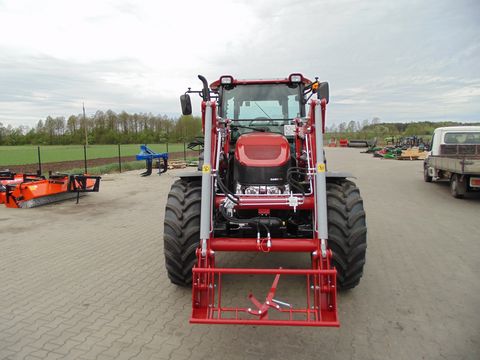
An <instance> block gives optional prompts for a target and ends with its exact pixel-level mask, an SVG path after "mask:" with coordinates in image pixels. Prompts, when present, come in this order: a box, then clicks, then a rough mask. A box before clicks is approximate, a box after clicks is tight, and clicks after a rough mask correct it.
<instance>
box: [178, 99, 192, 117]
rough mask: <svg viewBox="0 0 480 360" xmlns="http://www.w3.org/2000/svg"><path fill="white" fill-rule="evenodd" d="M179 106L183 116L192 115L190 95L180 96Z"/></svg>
mask: <svg viewBox="0 0 480 360" xmlns="http://www.w3.org/2000/svg"><path fill="white" fill-rule="evenodd" d="M180 104H181V105H182V114H183V115H192V102H191V101H190V95H188V94H184V95H181V96H180Z"/></svg>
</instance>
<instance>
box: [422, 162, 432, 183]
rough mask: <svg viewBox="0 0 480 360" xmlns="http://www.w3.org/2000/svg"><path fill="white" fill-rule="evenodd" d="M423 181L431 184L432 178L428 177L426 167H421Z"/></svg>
mask: <svg viewBox="0 0 480 360" xmlns="http://www.w3.org/2000/svg"><path fill="white" fill-rule="evenodd" d="M423 180H425V182H432V177H431V176H429V175H428V166H424V167H423Z"/></svg>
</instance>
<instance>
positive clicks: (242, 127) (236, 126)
mask: <svg viewBox="0 0 480 360" xmlns="http://www.w3.org/2000/svg"><path fill="white" fill-rule="evenodd" d="M232 129H250V130H255V131H261V132H265V129H264V128H256V127H250V126H244V125H232Z"/></svg>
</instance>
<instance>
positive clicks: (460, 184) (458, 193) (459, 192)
mask: <svg viewBox="0 0 480 360" xmlns="http://www.w3.org/2000/svg"><path fill="white" fill-rule="evenodd" d="M466 192H467V184H466V181H465V179H463V181H461V176H460V175H458V174H453V175H452V177H451V178H450V193H451V194H452V196H453V197H454V198H457V199H461V198H463V197H464V196H465V193H466Z"/></svg>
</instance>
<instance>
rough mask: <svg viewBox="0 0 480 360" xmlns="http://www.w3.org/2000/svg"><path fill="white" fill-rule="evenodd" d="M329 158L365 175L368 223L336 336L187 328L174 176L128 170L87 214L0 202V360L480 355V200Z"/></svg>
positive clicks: (411, 168)
mask: <svg viewBox="0 0 480 360" xmlns="http://www.w3.org/2000/svg"><path fill="white" fill-rule="evenodd" d="M327 158H328V164H329V168H330V169H333V170H345V171H350V172H352V173H354V174H355V175H356V176H357V180H356V181H357V184H358V185H359V186H360V189H361V192H362V195H363V198H364V202H365V208H366V212H367V221H368V250H367V264H366V267H365V273H364V277H363V279H362V281H361V283H360V285H359V287H357V288H356V289H354V290H352V291H350V292H347V293H342V294H340V296H339V316H340V321H341V327H340V328H339V329H336V328H298V327H247V326H202V325H196V326H192V325H189V324H188V318H189V315H190V307H191V292H190V290H189V289H183V288H178V287H176V286H173V285H171V284H170V282H169V280H168V278H167V275H166V272H165V266H164V257H163V240H162V233H163V213H164V206H165V202H166V197H167V193H168V191H169V188H170V184H171V182H172V181H173V180H174V177H175V174H176V173H178V171H177V170H175V171H171V172H167V173H166V174H164V175H162V176H160V177H159V176H157V175H152V176H150V177H147V178H141V177H140V176H139V175H138V174H139V173H140V172H141V171H134V172H128V173H123V174H112V175H106V176H105V177H104V180H103V182H102V184H101V190H100V193H98V194H91V195H88V196H86V197H84V198H82V199H81V200H80V204H79V205H75V202H74V201H70V202H65V203H61V204H53V205H49V206H45V207H43V208H36V209H7V208H5V207H4V206H3V205H1V207H0V359H58V358H65V359H77V358H78V359H99V360H100V359H150V358H151V359H262V360H267V359H342V360H343V359H382V360H384V359H406V360H407V359H408V360H410V359H455V360H460V359H472V360H473V359H479V358H480V311H479V307H480V196H474V197H472V198H469V199H465V200H457V199H454V198H452V197H451V196H450V193H449V187H448V185H447V184H428V183H425V182H423V177H422V162H421V161H394V160H380V159H376V158H373V157H372V156H371V155H366V154H361V153H360V150H359V149H336V148H335V149H327ZM229 256H230V257H229V258H228V257H227V258H226V259H225V262H226V263H227V264H228V262H229V259H230V261H232V262H238V261H240V260H239V259H236V258H233V255H229ZM258 256H261V255H260V254H252V253H250V254H246V255H244V257H243V259H241V260H243V264H244V265H245V264H246V265H248V264H249V263H250V262H255V263H256V264H258V263H259V262H258ZM291 257H294V255H290V254H288V255H285V254H284V256H283V261H284V262H285V263H284V264H283V265H284V266H288V263H289V261H290V258H291ZM272 261H273V260H272ZM291 261H292V262H294V261H295V259H293V260H291ZM261 263H262V262H260V264H261ZM270 265H271V264H270ZM306 265H308V264H306ZM264 266H265V267H269V263H268V260H267V262H266V263H265V262H264ZM249 290H250V287H249V285H248V282H243V283H242V282H240V283H239V288H237V289H236V290H235V291H236V292H237V293H238V294H239V296H240V295H241V296H243V294H244V296H246V295H247V293H248V291H249Z"/></svg>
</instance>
